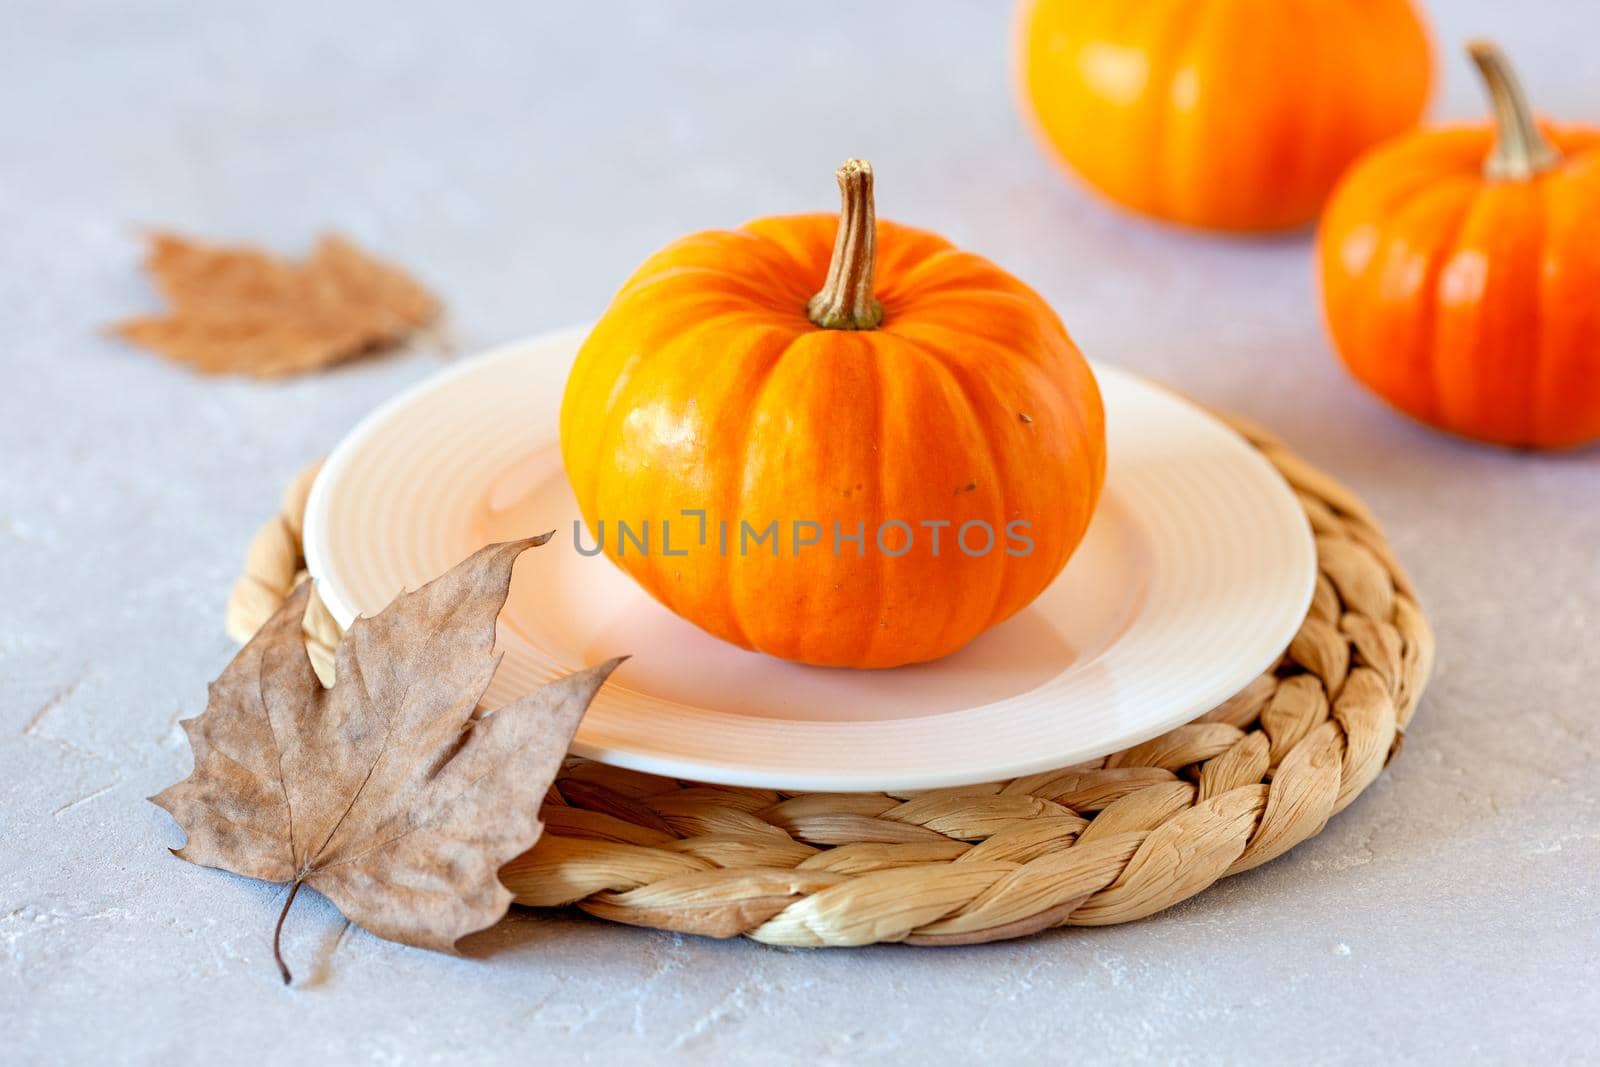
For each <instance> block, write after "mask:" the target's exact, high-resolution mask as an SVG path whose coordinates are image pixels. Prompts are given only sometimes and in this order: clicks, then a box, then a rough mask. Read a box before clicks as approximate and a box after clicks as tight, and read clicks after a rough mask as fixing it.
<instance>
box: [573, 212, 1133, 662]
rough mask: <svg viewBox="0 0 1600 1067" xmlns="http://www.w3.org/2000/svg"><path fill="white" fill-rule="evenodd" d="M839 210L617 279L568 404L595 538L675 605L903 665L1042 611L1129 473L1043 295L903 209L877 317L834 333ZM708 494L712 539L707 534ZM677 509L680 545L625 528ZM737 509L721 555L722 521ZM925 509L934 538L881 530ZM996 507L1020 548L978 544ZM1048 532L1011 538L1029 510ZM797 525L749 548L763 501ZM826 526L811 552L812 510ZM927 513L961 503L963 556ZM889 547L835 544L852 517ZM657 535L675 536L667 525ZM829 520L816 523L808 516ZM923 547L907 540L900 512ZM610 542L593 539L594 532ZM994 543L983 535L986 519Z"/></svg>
mask: <svg viewBox="0 0 1600 1067" xmlns="http://www.w3.org/2000/svg"><path fill="white" fill-rule="evenodd" d="M837 220H838V217H837V216H835V215H831V214H818V215H801V216H790V217H778V218H766V219H760V220H757V221H755V222H752V223H750V224H748V225H746V226H745V227H743V228H741V229H739V230H734V231H717V232H708V233H700V234H695V235H693V236H690V237H686V238H684V239H682V240H680V241H677V242H676V243H674V244H672V245H669V246H668V247H667V248H665V249H663V250H662V251H660V252H658V253H656V254H655V255H654V256H652V257H651V258H650V259H649V260H648V261H646V262H645V264H644V265H643V266H642V267H641V268H640V269H639V270H638V272H637V273H635V274H634V276H633V277H632V278H631V279H629V281H628V282H627V284H626V285H624V286H623V288H622V290H621V291H620V292H619V293H618V294H617V295H616V297H615V298H614V299H613V301H612V303H611V306H610V307H609V308H608V309H607V311H606V313H605V315H604V317H603V318H602V319H601V320H600V322H599V323H598V324H597V325H596V326H595V328H594V331H593V333H591V334H590V335H589V337H588V339H587V340H586V341H585V343H584V345H583V348H582V349H581V351H580V352H579V354H578V358H577V362H576V364H575V365H574V367H573V370H572V374H571V377H570V378H569V380H568V383H567V391H566V395H565V397H564V399H563V403H562V411H561V443H562V453H563V457H564V459H565V462H566V467H567V474H568V476H569V478H570V479H571V482H572V486H573V489H574V491H575V492H576V494H577V499H578V503H579V506H580V507H581V509H582V511H583V516H584V519H585V521H586V522H587V523H588V526H589V531H590V536H591V537H593V536H595V532H596V525H597V523H598V522H599V521H604V522H605V527H606V536H605V547H606V552H607V554H608V555H610V556H611V558H612V559H613V560H615V561H616V562H617V563H618V564H619V565H620V566H621V567H622V568H623V569H624V570H626V571H627V572H628V573H629V574H631V575H632V576H633V577H634V578H635V579H637V580H638V582H639V583H640V584H641V585H642V586H643V587H644V588H645V589H647V590H648V591H649V592H650V593H651V594H652V595H654V596H655V597H656V598H657V599H658V600H660V601H661V602H662V603H663V604H665V605H666V606H667V607H669V608H671V609H672V610H673V611H675V612H677V613H678V614H679V615H682V616H683V617H684V618H686V619H688V620H690V621H691V622H694V623H696V624H697V625H699V626H701V627H702V628H704V629H705V630H707V631H709V632H710V633H712V634H715V635H716V636H718V637H721V638H723V639H725V640H727V641H731V642H734V643H735V644H738V645H742V646H744V647H746V648H752V649H757V650H759V651H762V652H767V653H770V654H772V655H775V656H781V657H783V658H785V659H792V660H799V661H802V662H806V663H813V664H821V665H830V666H848V667H893V666H898V665H901V664H905V663H914V662H920V661H924V660H930V659H934V658H937V657H939V656H943V655H945V654H947V653H949V652H952V651H954V650H956V649H958V648H960V647H961V646H963V645H965V644H966V643H967V642H968V641H970V640H972V638H974V637H975V636H977V635H978V634H979V633H981V632H982V631H984V630H985V629H987V628H988V627H990V626H992V625H994V624H995V623H997V622H999V621H1001V620H1003V619H1005V618H1007V617H1009V616H1010V615H1012V614H1014V613H1015V612H1017V611H1019V610H1020V609H1022V608H1023V607H1025V606H1026V605H1027V604H1028V603H1029V602H1030V601H1032V600H1033V599H1034V597H1035V596H1037V595H1038V594H1039V593H1040V592H1041V591H1042V590H1043V589H1044V588H1045V586H1046V585H1048V584H1049V582H1050V580H1051V579H1053V578H1054V577H1055V576H1056V574H1057V573H1059V572H1060V570H1061V568H1062V566H1063V565H1065V563H1066V561H1067V557H1068V556H1069V555H1070V554H1071V553H1072V551H1073V549H1074V548H1075V547H1076V546H1077V545H1078V542H1079V541H1080V540H1081V539H1082V537H1083V533H1084V530H1085V528H1086V527H1087V526H1088V523H1089V517H1090V515H1091V513H1092V512H1093V510H1094V506H1095V502H1096V500H1097V498H1098V496H1099V493H1100V487H1101V484H1102V481H1103V479H1104V471H1105V426H1104V415H1103V413H1102V409H1101V403H1100V394H1099V390H1098V388H1097V386H1096V384H1095V381H1094V378H1093V376H1092V374H1091V373H1090V370H1089V367H1088V365H1087V364H1086V363H1085V361H1084V359H1083V357H1082V355H1081V354H1080V353H1079V352H1078V350H1077V348H1076V347H1075V346H1074V345H1073V343H1072V341H1071V340H1070V339H1069V338H1068V336H1067V333H1066V330H1065V329H1064V328H1063V327H1062V325H1061V322H1060V320H1059V319H1058V318H1057V317H1056V315H1055V313H1054V312H1053V311H1051V309H1050V308H1049V307H1048V306H1047V305H1046V304H1045V302H1044V301H1043V300H1042V299H1041V298H1040V297H1039V296H1038V295H1037V294H1035V293H1034V292H1033V291H1032V290H1031V289H1029V288H1028V287H1026V286H1025V285H1023V284H1022V283H1021V282H1019V281H1017V280H1016V279H1015V278H1013V277H1011V276H1010V275H1009V274H1007V273H1005V272H1004V271H1002V270H1000V269H999V268H997V267H995V266H994V265H993V264H991V263H989V262H988V261H986V260H984V259H982V258H980V257H978V256H975V255H971V254H968V253H964V252H960V251H957V250H956V249H954V248H953V247H952V246H951V245H950V244H949V242H947V241H945V240H944V239H943V238H941V237H938V236H936V235H934V234H931V233H927V232H924V231H921V230H916V229H911V228H909V227H905V226H899V225H896V224H894V223H892V222H887V221H882V220H879V221H878V223H877V227H876V234H877V282H876V286H875V292H876V295H877V297H878V299H879V300H880V301H881V302H882V304H883V308H884V320H883V323H882V325H881V326H879V327H878V328H877V329H873V330H862V331H851V330H826V329H821V328H819V327H817V326H814V325H813V324H812V323H811V321H810V320H809V319H808V318H807V313H806V302H807V300H808V298H810V297H811V296H812V294H814V293H815V292H817V290H818V287H819V286H820V285H821V284H822V282H823V279H824V276H825V275H826V274H827V271H828V261H829V255H830V252H831V250H832V245H833V240H834V234H835V231H836V229H837V225H838V222H837ZM685 509H691V510H692V509H704V510H705V511H706V512H707V519H708V522H709V523H710V524H712V525H711V529H710V530H709V531H708V533H709V538H708V540H709V542H710V544H709V545H708V546H706V547H703V548H702V547H699V546H697V545H695V544H694V537H695V535H697V533H698V529H697V523H698V520H697V519H695V518H685V517H683V515H682V512H683V511H684V510H685ZM618 519H621V520H624V521H627V522H628V523H629V524H630V525H633V526H635V527H637V526H638V525H639V524H640V523H642V522H643V521H645V520H651V525H653V526H654V525H657V524H658V523H659V522H660V521H662V520H670V524H671V525H670V528H671V533H672V542H673V548H674V550H675V551H677V550H681V549H683V548H685V547H687V548H688V549H689V554H688V555H687V556H672V557H668V556H665V555H663V554H662V553H661V552H660V551H658V550H659V548H660V545H659V543H658V542H653V543H652V545H651V548H652V553H651V554H650V555H649V556H645V555H643V554H642V553H639V552H637V551H634V550H633V546H632V545H629V546H628V550H627V551H626V552H625V553H624V554H622V555H621V556H620V558H619V554H618V552H617V543H616V540H615V538H614V537H613V536H612V530H613V528H614V524H615V522H616V521H617V520H618ZM724 519H725V520H727V521H728V522H729V523H730V526H731V528H732V529H731V545H730V548H731V551H730V553H729V554H728V555H727V556H723V555H721V554H719V552H718V551H717V550H716V549H717V540H718V535H717V531H716V525H715V524H716V523H717V522H718V521H719V520H724ZM896 519H898V520H901V521H904V522H907V523H909V524H910V525H911V526H912V527H913V530H914V532H915V535H916V536H915V539H914V541H913V547H912V549H911V551H909V552H907V553H906V554H905V555H902V556H899V557H897V558H891V557H888V556H886V555H884V554H883V553H881V552H880V551H878V548H877V545H876V544H875V543H874V534H875V531H876V530H877V528H878V526H879V524H880V523H882V522H884V521H886V520H896ZM973 519H981V520H984V521H986V522H988V523H989V524H990V525H991V527H992V528H993V529H994V531H995V535H996V546H995V548H994V550H993V551H990V552H989V553H987V554H986V555H981V556H968V555H966V554H964V553H962V552H961V551H960V550H959V548H958V547H957V546H956V543H955V535H956V531H957V529H958V528H959V527H960V526H961V525H962V523H964V522H966V521H968V520H973ZM1014 519H1015V520H1024V521H1026V522H1028V523H1030V524H1031V526H1030V528H1029V529H1028V530H1027V536H1028V537H1030V538H1031V540H1032V542H1033V550H1032V552H1031V553H1030V554H1027V555H1018V556H1012V555H1007V554H1006V552H1005V551H1004V548H1005V545H1006V544H1007V542H1006V540H1005V527H1006V524H1007V522H1008V521H1011V520H1014ZM741 520H743V521H747V522H749V523H750V525H751V527H752V528H753V529H756V530H761V529H764V528H765V527H766V525H767V524H768V523H769V522H771V521H773V520H777V521H778V523H779V526H780V534H781V536H782V538H783V540H784V544H783V546H782V551H781V552H780V553H779V555H778V557H777V558H774V557H773V556H771V555H770V554H769V551H770V550H769V548H768V547H766V546H762V547H761V548H760V549H759V550H752V551H751V552H750V554H749V555H746V556H742V557H741V556H739V555H738V553H737V544H738V529H739V523H740V521H741ZM796 520H804V521H813V522H817V523H819V524H821V526H822V527H823V530H824V533H823V535H822V536H823V539H822V543H820V544H817V545H813V546H809V547H805V548H802V549H801V552H800V554H799V555H798V556H796V555H794V554H792V553H791V552H790V547H791V541H792V537H791V532H792V526H791V524H792V523H793V522H794V521H796ZM922 520H935V521H937V520H948V521H949V522H950V523H951V524H952V525H951V526H950V527H948V528H945V529H943V530H942V538H941V545H940V553H939V555H938V556H937V557H935V556H934V555H933V553H932V546H931V532H930V531H929V530H927V529H925V528H922V527H921V526H919V523H920V522H921V521H922ZM834 522H838V523H839V524H840V529H841V532H842V533H844V534H851V533H853V532H855V530H856V524H857V523H858V522H861V523H864V526H865V530H866V539H867V543H866V546H865V547H866V554H865V555H864V556H858V555H857V552H856V549H855V546H854V544H853V543H851V542H843V543H841V551H840V553H839V554H838V555H837V556H836V555H835V554H834V551H833V540H832V534H833V529H834V527H833V524H834ZM652 536H655V537H659V531H653V534H652ZM803 536H805V537H809V536H810V531H809V529H808V530H807V531H806V532H805V533H804V534H803ZM886 537H887V542H886V543H887V544H888V546H889V548H890V549H892V550H898V548H899V547H900V546H901V544H902V540H903V538H902V534H901V533H900V532H898V531H896V530H890V531H889V532H888V534H886ZM590 543H591V544H592V542H590ZM969 544H970V545H971V546H972V547H973V548H974V549H976V548H977V547H980V546H981V544H982V538H981V537H980V536H979V531H978V530H976V529H975V530H974V531H973V532H972V536H971V538H970V540H969Z"/></svg>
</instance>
